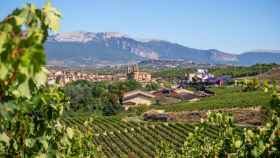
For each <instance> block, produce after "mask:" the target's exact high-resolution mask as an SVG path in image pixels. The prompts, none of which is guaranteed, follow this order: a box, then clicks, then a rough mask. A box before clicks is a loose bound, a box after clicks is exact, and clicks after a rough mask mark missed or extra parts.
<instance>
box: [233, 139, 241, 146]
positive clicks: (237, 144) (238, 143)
mask: <svg viewBox="0 0 280 158" xmlns="http://www.w3.org/2000/svg"><path fill="white" fill-rule="evenodd" d="M241 145H242V142H241V141H240V140H237V141H235V142H234V146H235V147H236V148H240V146H241Z"/></svg>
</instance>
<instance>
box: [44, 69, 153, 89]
mask: <svg viewBox="0 0 280 158" xmlns="http://www.w3.org/2000/svg"><path fill="white" fill-rule="evenodd" d="M127 79H133V80H136V81H138V82H141V83H150V82H151V81H152V76H151V74H150V73H147V72H141V71H139V67H138V65H129V66H128V68H127V72H126V73H118V74H109V75H99V74H95V73H86V72H79V71H67V70H49V74H48V84H55V83H57V84H59V85H61V86H64V85H65V84H67V83H69V82H73V81H77V80H88V81H121V80H127Z"/></svg>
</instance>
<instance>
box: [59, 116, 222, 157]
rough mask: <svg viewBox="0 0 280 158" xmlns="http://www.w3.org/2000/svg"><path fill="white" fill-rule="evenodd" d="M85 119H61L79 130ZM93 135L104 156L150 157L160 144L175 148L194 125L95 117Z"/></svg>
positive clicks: (212, 134) (212, 131)
mask: <svg viewBox="0 0 280 158" xmlns="http://www.w3.org/2000/svg"><path fill="white" fill-rule="evenodd" d="M84 121H85V119H84V118H82V117H80V118H78V117H75V118H65V119H64V122H65V123H66V124H68V125H69V126H76V127H79V128H80V129H83V128H84V127H83V124H84ZM90 127H92V129H91V130H92V131H93V132H94V135H95V136H94V140H93V142H94V144H96V145H100V146H101V147H102V150H103V152H104V154H105V155H106V157H108V158H111V157H124V156H126V155H128V154H134V155H135V156H136V157H145V158H146V157H154V155H155V152H156V149H157V148H158V147H159V145H160V143H161V142H162V141H165V142H170V143H172V144H173V145H174V146H175V147H176V148H177V149H179V148H180V147H181V146H182V145H183V143H184V141H185V138H186V137H187V135H188V133H189V132H192V131H194V129H195V126H194V125H190V124H183V123H175V122H172V123H170V122H168V123H167V122H141V121H138V122H136V121H128V122H124V121H121V120H119V119H114V118H95V119H94V120H93V122H92V123H91V125H90ZM207 134H208V135H209V136H213V137H214V136H215V135H216V134H217V133H216V130H215V129H214V128H209V130H208V131H207Z"/></svg>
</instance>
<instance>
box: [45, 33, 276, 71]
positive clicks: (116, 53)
mask: <svg viewBox="0 0 280 158" xmlns="http://www.w3.org/2000/svg"><path fill="white" fill-rule="evenodd" d="M45 49H46V52H47V57H48V63H49V64H53V65H57V64H60V65H64V66H65V65H66V66H84V65H85V66H94V65H111V64H126V63H130V62H138V61H143V60H149V59H155V60H166V59H168V60H185V61H191V62H195V63H207V64H241V65H252V64H255V63H271V62H275V63H280V52H273V53H272V52H269V51H262V50H260V51H259V52H258V51H253V52H246V53H244V54H241V55H235V54H230V53H226V52H223V51H220V50H216V49H208V50H202V49H195V48H190V47H186V46H183V45H180V44H177V43H172V42H169V41H163V40H147V41H140V40H137V39H134V38H131V37H129V36H127V35H124V34H121V33H115V32H101V33H92V32H72V33H59V34H56V35H52V36H50V37H49V38H48V40H47V42H46V44H45Z"/></svg>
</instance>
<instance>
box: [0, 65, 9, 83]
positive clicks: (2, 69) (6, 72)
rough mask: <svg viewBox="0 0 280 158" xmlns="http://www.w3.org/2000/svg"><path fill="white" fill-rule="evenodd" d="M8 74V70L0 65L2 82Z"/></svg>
mask: <svg viewBox="0 0 280 158" xmlns="http://www.w3.org/2000/svg"><path fill="white" fill-rule="evenodd" d="M8 73H9V69H8V67H7V65H6V64H4V63H0V80H4V79H5V78H6V76H7V75H8Z"/></svg>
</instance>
